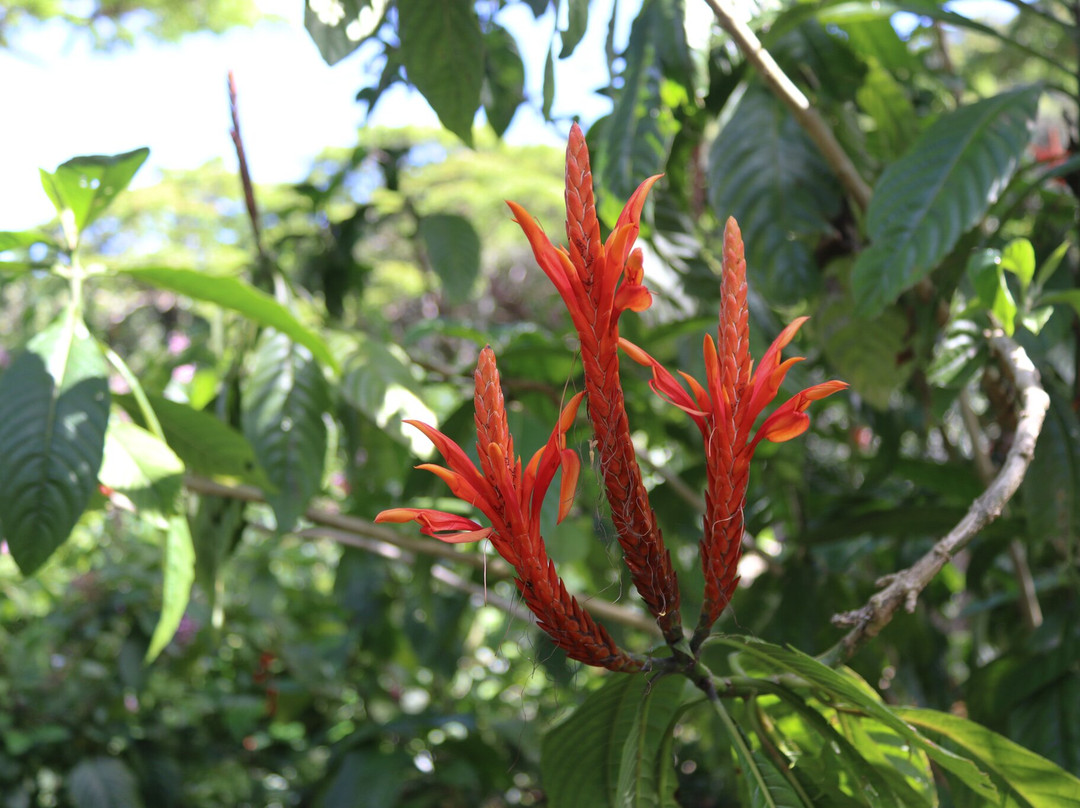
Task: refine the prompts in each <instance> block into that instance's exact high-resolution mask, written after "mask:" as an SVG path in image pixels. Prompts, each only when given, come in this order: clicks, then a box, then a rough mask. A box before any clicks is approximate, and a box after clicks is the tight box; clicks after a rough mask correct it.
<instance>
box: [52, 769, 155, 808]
mask: <svg viewBox="0 0 1080 808" xmlns="http://www.w3.org/2000/svg"><path fill="white" fill-rule="evenodd" d="M67 790H68V795H69V796H70V797H71V802H72V804H73V805H74V806H75V808H141V806H142V804H143V802H142V798H141V797H140V796H139V787H138V782H137V781H136V780H135V775H134V774H132V773H131V769H129V768H128V767H127V765H126V764H125V763H124V762H123V761H122V760H118V759H117V758H110V757H94V758H87V759H86V760H83V761H80V762H79V763H78V764H76V766H75V768H73V769H72V770H71V771H70V772H69V773H68V776H67Z"/></svg>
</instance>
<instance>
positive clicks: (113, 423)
mask: <svg viewBox="0 0 1080 808" xmlns="http://www.w3.org/2000/svg"><path fill="white" fill-rule="evenodd" d="M183 478H184V464H183V462H182V461H181V460H180V458H179V457H177V456H176V454H175V453H174V452H173V450H172V449H170V448H169V447H168V445H167V444H165V443H164V442H163V441H161V440H160V439H159V438H157V437H156V436H154V435H152V434H150V433H149V432H147V431H146V430H145V429H143V428H142V427H140V426H137V425H136V424H133V423H131V422H130V421H120V420H117V419H115V418H113V419H111V420H110V421H109V427H108V429H107V430H106V432H105V457H104V460H103V461H102V463H101V471H100V472H98V481H99V482H101V484H102V485H105V486H108V487H109V488H112V489H114V490H116V491H122V492H123V493H124V494H125V495H127V496H128V497H129V498H130V499H131V501H132V502H133V503H134V504H135V507H136V508H138V509H139V510H140V511H143V510H145V511H148V512H150V513H152V514H154V515H155V516H156V517H158V518H160V517H161V516H162V515H163V514H166V513H171V512H172V511H173V510H174V508H175V503H176V497H177V495H178V494H179V493H180V486H181V484H182V483H183ZM162 524H163V522H162Z"/></svg>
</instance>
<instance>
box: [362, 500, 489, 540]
mask: <svg viewBox="0 0 1080 808" xmlns="http://www.w3.org/2000/svg"><path fill="white" fill-rule="evenodd" d="M375 521H376V522H416V523H417V524H418V525H420V532H421V533H423V534H425V535H427V536H431V537H432V538H435V539H438V540H439V541H444V542H447V543H449V544H461V543H464V542H469V541H479V540H480V539H486V538H487V537H488V536H490V535H491V528H485V527H483V526H482V525H480V524H478V523H476V522H474V521H473V520H472V519H466V518H465V517H464V516H458V515H457V514H455V513H446V512H445V511H436V510H434V509H432V508H390V509H389V510H386V511H383V512H382V513H380V514H379V515H378V516H376V517H375Z"/></svg>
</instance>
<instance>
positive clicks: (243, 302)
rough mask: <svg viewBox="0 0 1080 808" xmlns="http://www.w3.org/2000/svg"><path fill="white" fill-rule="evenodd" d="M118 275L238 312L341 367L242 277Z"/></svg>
mask: <svg viewBox="0 0 1080 808" xmlns="http://www.w3.org/2000/svg"><path fill="white" fill-rule="evenodd" d="M119 273H120V274H122V275H127V276H128V277H131V278H134V279H135V280H137V281H142V282H143V283H146V284H149V285H151V286H156V287H158V288H160V289H169V290H170V291H173V292H178V293H180V294H182V295H187V296H188V297H190V298H193V299H195V300H204V301H206V302H208V303H216V304H217V305H219V306H224V307H225V308H227V309H230V310H231V311H235V312H238V313H239V314H242V315H244V316H245V317H247V318H248V319H249V320H252V321H254V322H256V323H261V324H262V325H266V326H270V327H271V328H273V329H275V330H277V331H280V332H282V333H283V334H287V335H288V336H289V337H290V338H292V339H293V340H294V341H295V342H298V343H300V344H301V345H303V346H305V347H307V348H308V349H310V350H311V353H312V354H313V355H314V356H315V357H316V358H317V359H318V360H319V361H320V362H321V363H323V364H324V365H326V366H327V367H330V368H333V369H334V370H336V369H337V367H338V363H337V360H336V359H335V358H334V355H333V354H332V353H330V349H329V348H328V347H327V345H326V343H325V342H324V341H323V339H322V337H320V336H319V335H318V334H317V333H316V332H315V331H313V330H311V329H310V328H308V327H307V326H305V325H303V324H302V323H301V322H300V321H299V320H297V319H296V317H294V316H293V314H292V313H291V312H290V311H289V310H288V309H287V308H285V307H284V306H282V305H281V304H280V303H278V302H277V301H276V300H274V298H272V297H271V296H270V295H268V294H266V293H265V292H262V291H260V290H258V289H256V288H255V287H254V286H252V285H251V284H248V283H245V282H244V281H242V280H240V279H239V278H231V277H225V276H220V275H207V274H206V273H204V272H196V271H195V270H191V269H177V268H173V267H139V268H132V269H122V270H119Z"/></svg>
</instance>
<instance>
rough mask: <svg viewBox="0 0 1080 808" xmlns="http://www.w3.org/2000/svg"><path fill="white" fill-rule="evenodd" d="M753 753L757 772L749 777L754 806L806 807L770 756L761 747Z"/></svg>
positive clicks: (774, 807) (764, 807)
mask: <svg viewBox="0 0 1080 808" xmlns="http://www.w3.org/2000/svg"><path fill="white" fill-rule="evenodd" d="M751 755H752V757H753V760H754V770H755V772H756V774H757V776H755V777H751V778H749V788H750V805H751V806H752V808H805V803H804V802H803V801H802V800H801V799H800V798H799V795H798V794H797V793H796V792H795V790H794V789H793V788H792V787H791V784H790V783H788V781H787V779H786V778H785V777H784V774H783V772H781V771H780V769H778V768H777V766H776V764H775V763H773V761H772V760H771V759H770V758H768V757H766V756H765V755H763V754H762V753H761V750H760V749H755V750H753V752H752V753H751Z"/></svg>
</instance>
